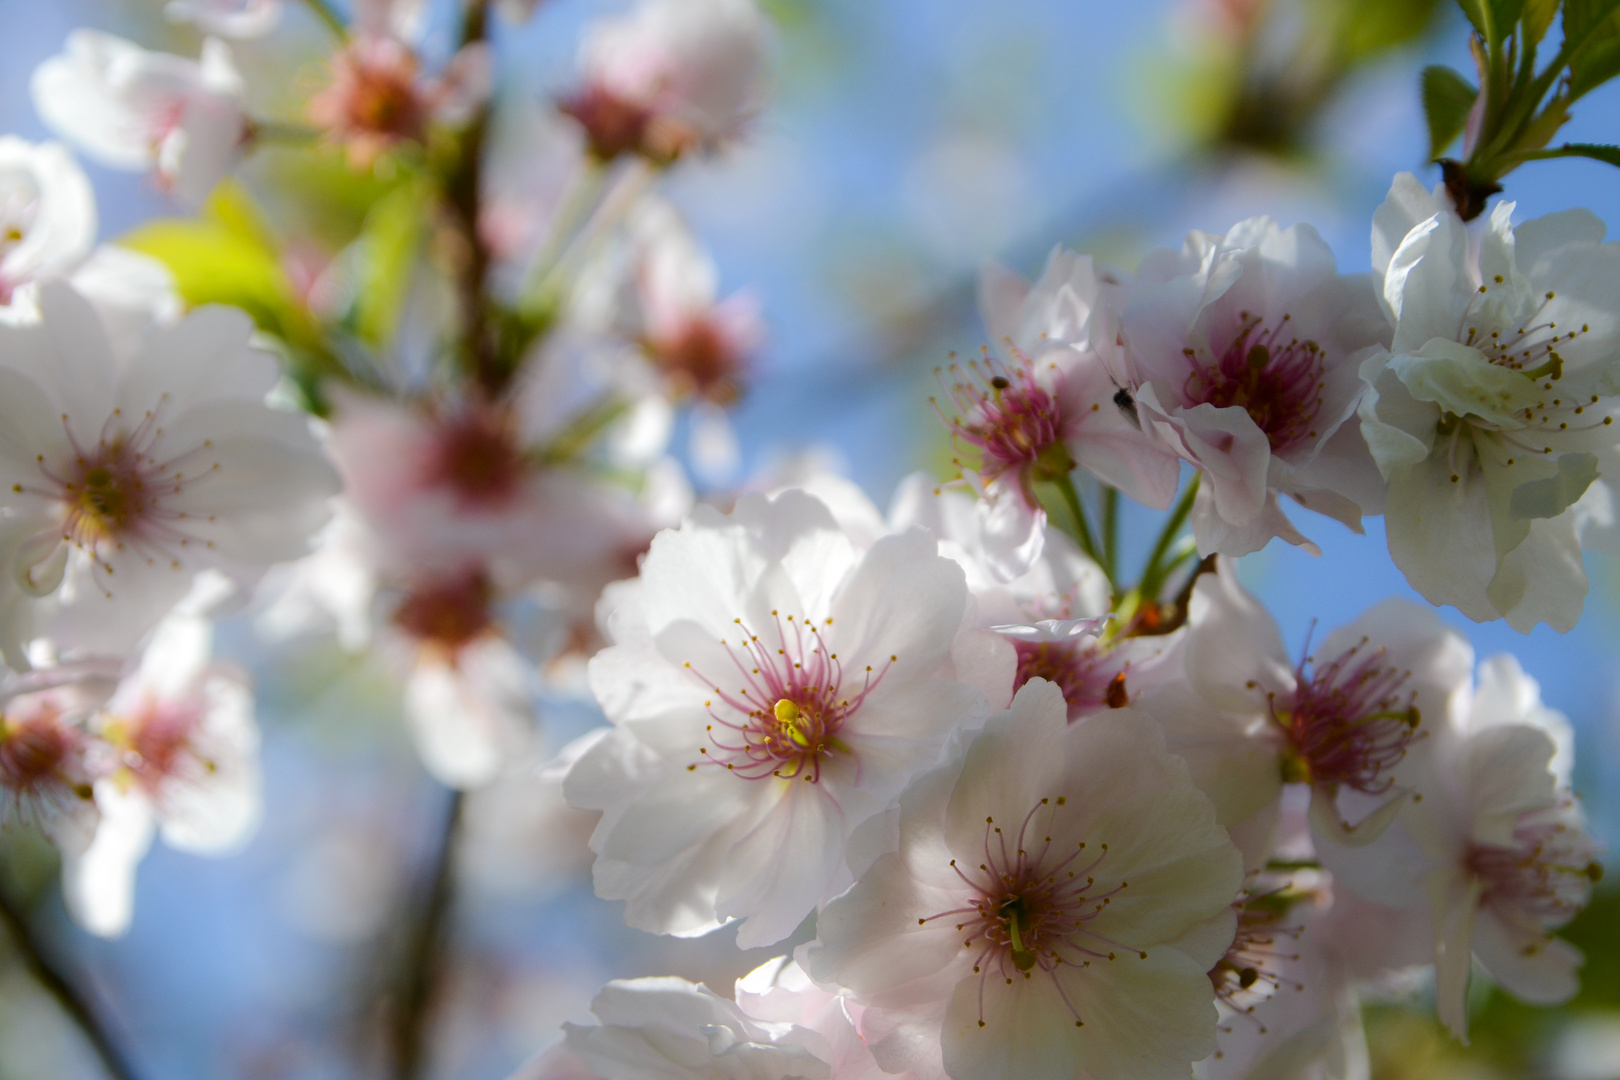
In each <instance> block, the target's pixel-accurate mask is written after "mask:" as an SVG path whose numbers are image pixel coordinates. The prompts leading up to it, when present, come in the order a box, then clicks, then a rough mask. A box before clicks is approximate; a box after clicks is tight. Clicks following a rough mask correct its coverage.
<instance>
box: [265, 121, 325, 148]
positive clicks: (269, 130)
mask: <svg viewBox="0 0 1620 1080" xmlns="http://www.w3.org/2000/svg"><path fill="white" fill-rule="evenodd" d="M248 130H249V132H250V133H251V138H252V140H253V141H254V142H267V143H281V144H283V145H286V146H306V145H308V144H310V143H313V142H315V141H316V140H318V139H319V138H320V137H321V132H320V131H319V130H318V129H316V128H312V127H309V126H307V125H305V124H285V123H282V122H281V121H279V120H254V121H251V122H250V124H249V125H248Z"/></svg>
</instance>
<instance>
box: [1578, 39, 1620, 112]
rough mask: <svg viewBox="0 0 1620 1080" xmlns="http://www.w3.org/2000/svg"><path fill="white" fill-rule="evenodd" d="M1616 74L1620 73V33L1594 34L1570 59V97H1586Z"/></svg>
mask: <svg viewBox="0 0 1620 1080" xmlns="http://www.w3.org/2000/svg"><path fill="white" fill-rule="evenodd" d="M1610 25H1612V24H1610ZM1616 75H1620V34H1614V33H1611V34H1608V35H1606V36H1596V35H1594V39H1593V40H1589V42H1588V44H1587V46H1586V47H1585V48H1583V49H1581V50H1580V52H1578V53H1576V54H1575V58H1574V59H1573V60H1572V61H1570V65H1569V99H1570V100H1571V101H1574V100H1575V99H1576V98H1578V97H1584V96H1585V95H1587V94H1589V93H1591V92H1592V91H1593V90H1596V89H1597V88H1598V87H1600V86H1602V85H1603V84H1604V83H1606V82H1608V81H1609V80H1610V79H1612V78H1614V77H1615V76H1616Z"/></svg>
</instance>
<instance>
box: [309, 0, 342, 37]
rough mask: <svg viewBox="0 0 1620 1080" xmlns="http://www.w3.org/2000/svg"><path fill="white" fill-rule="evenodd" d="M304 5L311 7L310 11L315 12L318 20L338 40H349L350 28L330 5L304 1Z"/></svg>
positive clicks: (316, 0)
mask: <svg viewBox="0 0 1620 1080" xmlns="http://www.w3.org/2000/svg"><path fill="white" fill-rule="evenodd" d="M304 3H305V4H306V5H307V6H308V7H309V10H310V11H312V12H314V14H315V17H316V18H317V19H319V20H320V21H321V22H322V23H324V24H326V28H327V29H328V30H330V31H332V33H334V34H336V35H337V37H338V40H340V41H347V40H348V38H349V26H348V24H347V23H345V22H344V21H343V16H341V15H339V14H338V13H337V11H336V10H335V9H334V8H333V7H332V5H331V4H328V3H327V2H326V0H304Z"/></svg>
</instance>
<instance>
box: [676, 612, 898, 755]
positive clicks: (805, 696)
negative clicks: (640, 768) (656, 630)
mask: <svg viewBox="0 0 1620 1080" xmlns="http://www.w3.org/2000/svg"><path fill="white" fill-rule="evenodd" d="M771 615H772V617H773V618H774V619H775V621H776V626H775V632H774V633H771V632H770V631H767V633H766V637H767V640H765V641H761V640H760V637H759V635H758V634H755V633H753V632H752V631H751V630H749V628H748V627H747V626H745V625H744V624H743V621H742V620H741V619H737V620H735V622H736V626H737V628H738V631H739V633H740V634H741V635H742V638H741V640H740V641H737V642H732V641H730V640H727V641H722V642H721V644H722V645H724V646H725V647H726V650H727V652H728V654H729V655H730V657H731V661H732V664H733V665H734V666H735V667H736V673H735V674H736V676H740V678H739V679H738V680H737V682H734V683H733V684H732V685H737V684H738V683H740V685H737V689H736V690H735V691H732V690H726V689H722V685H723V683H722V680H719V679H711V678H709V677H708V676H707V675H706V674H704V673H701V672H698V671H697V670H696V669H693V668H692V665H691V664H690V663H688V664H687V665H686V667H687V668H688V669H690V670H692V673H693V675H694V676H696V677H697V678H698V679H699V680H701V681H702V683H703V685H704V686H705V687H706V688H709V689H710V690H712V692H713V693H714V697H713V698H711V699H709V700H708V701H705V702H704V705H705V706H706V707H707V708H708V709H709V716H710V718H711V719H712V720H713V721H714V722H713V723H712V724H710V725H709V726H708V729H707V730H708V733H709V740H710V744H711V745H710V746H705V747H699V749H698V753H699V754H701V755H703V760H704V762H708V763H712V764H715V765H721V766H724V767H725V768H726V769H727V770H728V771H730V772H733V773H735V774H737V775H738V776H741V777H743V778H744V779H748V780H759V779H763V778H764V777H767V776H774V777H778V778H780V779H783V780H794V779H803V780H805V781H807V782H809V783H816V782H817V781H819V780H820V779H821V769H822V766H823V764H824V763H825V762H826V761H827V760H828V759H829V758H830V757H832V755H833V754H834V753H837V752H848V749H849V748H848V746H846V745H845V744H844V743H843V742H842V741H841V740H840V739H839V733H840V732H841V731H842V730H843V729H844V728H845V727H846V725H847V724H848V723H849V720H850V718H851V717H852V716H854V715H855V713H856V712H857V711H858V710H859V709H860V707H861V704H862V702H864V701H865V700H866V698H867V695H869V694H870V693H872V691H874V690H876V689H877V687H878V684H879V683H881V682H882V681H883V676H884V675H885V674H886V673H887V672H888V670H889V669H888V666H885V667H884V668H883V670H882V671H874V669H873V668H872V666H871V665H866V670H865V671H864V672H863V673H862V677H861V682H860V688H859V689H858V690H854V691H851V690H850V689H847V688H846V687H845V686H844V676H845V671H844V667H843V664H842V663H841V662H840V661H839V659H838V654H837V653H835V652H832V651H831V650H830V649H829V647H828V645H827V641H826V637H825V635H824V633H823V629H824V628H825V627H826V626H831V625H832V620H831V619H827V620H826V621H825V623H824V624H823V626H822V627H818V626H816V625H815V624H814V623H812V622H810V621H809V620H807V619H800V618H795V617H794V616H792V615H788V616H786V617H785V618H784V617H783V616H781V615H780V614H779V613H777V612H775V611H773V612H771ZM773 642H774V643H773ZM898 659H899V657H896V656H891V657H889V664H893V663H895V662H896V661H897V660H898ZM696 768H697V764H693V765H690V766H688V769H696Z"/></svg>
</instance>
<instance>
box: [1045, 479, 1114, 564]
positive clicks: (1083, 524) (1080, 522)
mask: <svg viewBox="0 0 1620 1080" xmlns="http://www.w3.org/2000/svg"><path fill="white" fill-rule="evenodd" d="M1054 483H1056V484H1057V489H1058V491H1059V493H1061V494H1062V496H1063V501H1064V503H1065V504H1066V505H1067V506H1068V508H1069V516H1070V517H1072V518H1074V538H1075V541H1076V542H1078V543H1079V545H1080V548H1081V550H1082V551H1084V552H1085V553H1086V555H1087V556H1089V557H1090V559H1091V561H1092V562H1094V563H1097V564H1098V565H1099V566H1101V565H1102V562H1103V560H1102V556H1101V554H1100V553H1099V552H1098V551H1097V541H1096V540H1095V539H1094V538H1093V537H1092V535H1091V522H1089V521H1087V520H1086V508H1085V507H1084V506H1082V505H1080V493H1079V492H1078V491H1076V490H1075V488H1074V474H1073V473H1064V474H1063V475H1062V476H1060V477H1058V479H1057V480H1056V481H1054Z"/></svg>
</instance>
